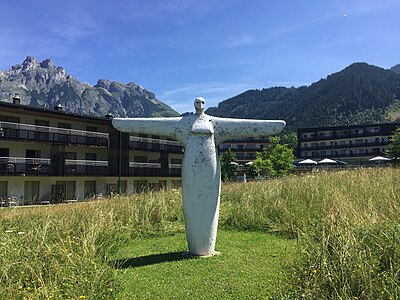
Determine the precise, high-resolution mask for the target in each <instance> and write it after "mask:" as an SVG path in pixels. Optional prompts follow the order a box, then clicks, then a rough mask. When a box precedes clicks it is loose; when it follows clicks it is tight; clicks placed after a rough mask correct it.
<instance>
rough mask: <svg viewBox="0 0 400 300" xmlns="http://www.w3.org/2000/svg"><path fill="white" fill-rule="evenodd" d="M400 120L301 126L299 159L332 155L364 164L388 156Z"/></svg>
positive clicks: (321, 157)
mask: <svg viewBox="0 0 400 300" xmlns="http://www.w3.org/2000/svg"><path fill="white" fill-rule="evenodd" d="M399 126H400V123H385V124H370V125H349V126H332V127H319V128H301V129H298V131H297V138H298V152H297V158H299V159H307V158H311V159H317V160H318V159H324V158H326V157H327V158H332V159H336V160H342V161H345V162H348V163H351V164H364V163H366V162H367V161H368V159H370V158H372V157H375V156H382V155H385V151H386V150H387V148H388V145H389V144H390V141H391V138H392V136H393V133H394V131H395V130H396V128H397V127H399Z"/></svg>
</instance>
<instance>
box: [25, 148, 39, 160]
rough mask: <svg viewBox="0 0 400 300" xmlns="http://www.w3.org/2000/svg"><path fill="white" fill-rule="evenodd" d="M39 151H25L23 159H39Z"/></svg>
mask: <svg viewBox="0 0 400 300" xmlns="http://www.w3.org/2000/svg"><path fill="white" fill-rule="evenodd" d="M40 155H41V151H40V150H30V149H26V151H25V157H26V158H40V157H41V156H40Z"/></svg>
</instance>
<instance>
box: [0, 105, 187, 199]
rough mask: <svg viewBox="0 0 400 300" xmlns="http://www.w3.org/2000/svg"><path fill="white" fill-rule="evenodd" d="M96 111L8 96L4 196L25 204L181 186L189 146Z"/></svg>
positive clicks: (2, 153) (0, 185) (3, 119)
mask: <svg viewBox="0 0 400 300" xmlns="http://www.w3.org/2000/svg"><path fill="white" fill-rule="evenodd" d="M111 121H112V116H111V115H108V116H105V117H94V116H83V115H78V114H72V113H67V112H64V111H62V107H61V106H57V107H55V109H41V108H34V107H30V106H25V105H20V104H19V103H18V99H14V103H7V102H0V197H1V199H3V202H4V199H9V200H10V199H13V200H15V201H17V202H19V203H20V204H36V203H48V202H50V203H58V202H62V201H66V200H75V199H79V200H80V199H86V198H93V197H96V196H97V197H103V196H104V197H105V196H107V195H111V194H114V193H121V194H132V193H135V192H139V191H141V190H144V189H160V188H169V187H174V186H179V185H180V183H181V178H180V176H181V164H182V156H183V151H184V149H183V146H182V145H180V144H179V143H178V142H176V141H172V140H169V139H164V138H162V137H159V136H145V135H138V136H133V135H129V134H126V133H121V132H119V131H117V130H116V129H114V127H113V126H112V124H111Z"/></svg>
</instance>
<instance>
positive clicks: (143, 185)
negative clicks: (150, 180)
mask: <svg viewBox="0 0 400 300" xmlns="http://www.w3.org/2000/svg"><path fill="white" fill-rule="evenodd" d="M133 186H134V188H135V193H141V192H144V191H146V190H147V180H135V181H134V183H133Z"/></svg>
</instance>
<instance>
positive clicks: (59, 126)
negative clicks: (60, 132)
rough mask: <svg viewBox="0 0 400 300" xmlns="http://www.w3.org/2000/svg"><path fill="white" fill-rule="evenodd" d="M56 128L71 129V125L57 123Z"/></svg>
mask: <svg viewBox="0 0 400 300" xmlns="http://www.w3.org/2000/svg"><path fill="white" fill-rule="evenodd" d="M58 128H66V129H71V124H68V123H62V122H58Z"/></svg>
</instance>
